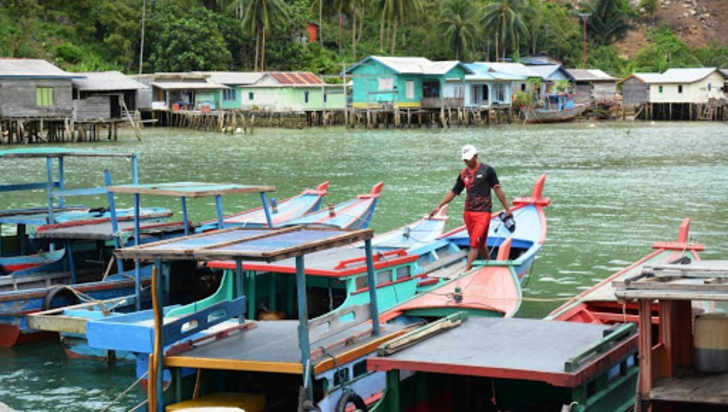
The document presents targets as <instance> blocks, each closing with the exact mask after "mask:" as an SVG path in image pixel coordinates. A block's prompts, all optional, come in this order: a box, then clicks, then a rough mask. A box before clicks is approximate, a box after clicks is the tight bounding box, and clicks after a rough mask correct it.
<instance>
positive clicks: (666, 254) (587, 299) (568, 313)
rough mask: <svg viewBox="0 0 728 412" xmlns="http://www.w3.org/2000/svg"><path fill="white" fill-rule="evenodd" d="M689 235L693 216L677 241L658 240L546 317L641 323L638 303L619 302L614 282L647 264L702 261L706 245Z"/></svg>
mask: <svg viewBox="0 0 728 412" xmlns="http://www.w3.org/2000/svg"><path fill="white" fill-rule="evenodd" d="M689 234H690V219H689V218H685V219H684V220H683V221H682V223H681V224H680V230H679V232H678V236H677V241H675V242H656V243H654V244H653V245H652V249H653V251H652V252H651V253H649V254H648V255H646V256H644V257H642V258H641V259H639V260H637V261H636V262H634V263H632V264H631V265H629V266H627V267H626V268H624V269H621V270H620V271H618V272H616V273H614V274H612V275H611V276H608V277H607V278H605V279H604V280H602V281H600V282H599V283H597V284H596V285H594V286H592V287H591V288H589V289H587V290H585V291H583V292H581V293H580V294H578V295H576V296H575V297H573V298H572V299H570V300H569V301H567V302H566V303H564V304H563V305H561V306H560V307H558V308H556V309H554V310H553V311H552V312H551V313H550V314H549V315H548V316H547V317H546V319H554V320H563V321H569V322H585V323H598V324H613V323H620V322H632V323H637V321H638V320H639V319H638V312H639V308H638V307H637V304H636V303H635V302H623V301H622V302H620V301H618V299H617V297H616V295H615V294H614V291H615V289H614V286H612V283H613V282H614V281H616V280H623V279H625V278H627V277H630V276H632V275H634V274H637V273H640V272H641V271H642V268H643V267H644V266H645V265H659V264H666V263H690V262H692V261H697V260H700V256H699V255H698V252H700V251H702V250H704V246H703V245H701V244H699V243H690V241H689ZM655 321H657V318H655Z"/></svg>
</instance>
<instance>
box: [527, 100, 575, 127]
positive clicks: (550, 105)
mask: <svg viewBox="0 0 728 412" xmlns="http://www.w3.org/2000/svg"><path fill="white" fill-rule="evenodd" d="M522 110H523V113H524V115H525V116H526V123H557V122H568V121H571V120H574V118H576V117H577V116H579V115H580V114H582V113H584V110H586V105H584V104H575V103H574V100H573V99H572V98H570V96H568V95H566V94H551V95H547V96H546V97H545V101H544V106H543V107H542V108H532V107H524V108H523V109H522Z"/></svg>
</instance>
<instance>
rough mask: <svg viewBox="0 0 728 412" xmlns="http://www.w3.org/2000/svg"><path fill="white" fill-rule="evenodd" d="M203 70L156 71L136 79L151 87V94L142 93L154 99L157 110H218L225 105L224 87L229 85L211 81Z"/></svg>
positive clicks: (147, 98)
mask: <svg viewBox="0 0 728 412" xmlns="http://www.w3.org/2000/svg"><path fill="white" fill-rule="evenodd" d="M209 77H210V76H209V75H207V74H201V73H153V74H142V75H137V76H133V78H134V80H136V81H138V82H140V83H142V84H145V85H148V86H151V96H139V100H141V101H145V102H146V101H147V100H150V101H151V107H152V109H155V110H172V111H177V110H205V109H209V110H215V109H218V108H219V107H220V106H221V101H220V99H219V96H220V93H219V91H220V90H223V89H227V88H228V87H227V86H224V85H222V84H217V83H214V82H212V81H210V80H209Z"/></svg>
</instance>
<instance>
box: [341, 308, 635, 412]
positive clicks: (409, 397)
mask: <svg viewBox="0 0 728 412" xmlns="http://www.w3.org/2000/svg"><path fill="white" fill-rule="evenodd" d="M635 333H636V327H635V325H633V324H627V325H621V326H618V327H614V328H612V327H610V326H607V325H594V324H582V323H575V322H556V321H547V320H538V319H517V318H505V319H503V318H491V317H473V316H468V315H467V314H466V313H462V312H459V313H455V314H452V315H450V316H448V317H446V318H444V319H441V320H438V321H436V322H433V323H430V324H428V325H425V326H422V327H420V328H418V329H415V330H413V331H411V332H408V333H407V334H405V335H402V336H399V337H396V338H394V339H392V340H390V341H388V342H385V343H384V344H382V345H381V346H380V347H379V350H378V355H377V356H374V357H371V358H369V359H368V360H367V369H368V370H369V371H372V372H377V373H383V374H384V373H386V377H385V379H386V390H385V392H384V395H383V397H382V399H381V400H379V401H378V403H377V404H375V405H374V406H373V407H372V408H370V409H369V410H370V411H376V412H382V411H386V412H405V411H407V412H410V411H412V412H414V411H430V410H431V411H456V410H457V411H459V410H472V411H476V410H477V411H488V410H494V411H495V410H509V411H535V410H538V411H565V410H569V411H625V410H627V409H629V408H631V407H632V406H633V405H634V404H633V403H631V400H632V398H631V397H630V396H629V393H630V391H632V392H633V391H634V387H635V384H636V379H637V367H636V364H635V359H636V356H637V347H636V344H635V341H634V339H633V338H634V336H635ZM565 337H568V338H566V339H565ZM615 368H616V369H615ZM614 370H616V374H615V373H614V372H613V371H614ZM356 398H357V396H356V394H353V393H351V392H350V393H349V399H350V400H355V399H356ZM359 399H361V398H359Z"/></svg>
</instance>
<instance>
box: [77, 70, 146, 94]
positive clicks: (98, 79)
mask: <svg viewBox="0 0 728 412" xmlns="http://www.w3.org/2000/svg"><path fill="white" fill-rule="evenodd" d="M76 74H78V75H81V76H85V78H84V79H73V86H74V87H76V88H77V89H78V90H81V91H84V92H88V91H107V90H138V89H148V87H147V86H145V85H143V84H141V83H139V82H138V81H136V80H134V79H132V78H131V77H128V76H126V75H124V74H123V73H121V72H116V71H110V72H88V73H76Z"/></svg>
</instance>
